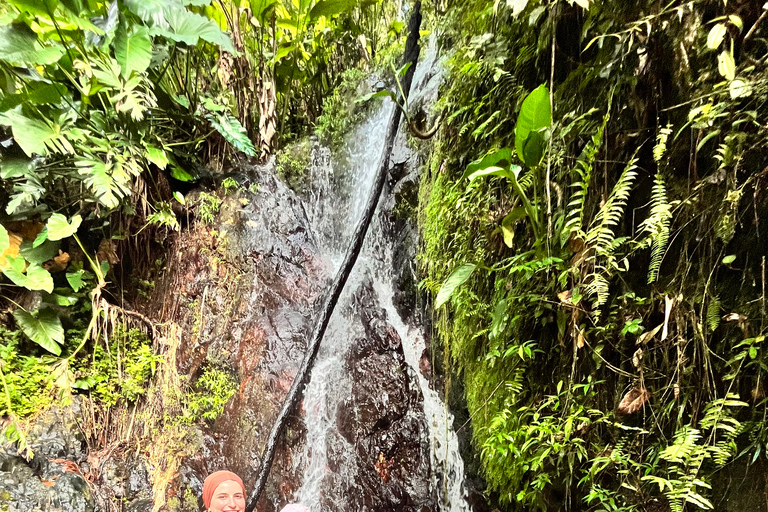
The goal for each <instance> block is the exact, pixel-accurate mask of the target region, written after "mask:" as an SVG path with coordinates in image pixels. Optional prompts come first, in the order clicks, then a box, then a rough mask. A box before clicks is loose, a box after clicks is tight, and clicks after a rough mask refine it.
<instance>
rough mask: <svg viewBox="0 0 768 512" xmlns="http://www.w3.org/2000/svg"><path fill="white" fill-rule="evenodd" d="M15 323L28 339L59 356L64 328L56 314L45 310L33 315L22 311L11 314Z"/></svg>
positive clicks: (50, 310)
mask: <svg viewBox="0 0 768 512" xmlns="http://www.w3.org/2000/svg"><path fill="white" fill-rule="evenodd" d="M13 317H14V318H15V319H16V323H18V324H19V327H21V330H22V331H24V334H26V335H27V337H28V338H29V339H31V340H32V341H34V342H35V343H37V344H38V345H40V346H41V347H43V348H44V349H45V350H47V351H48V352H51V353H52V354H56V355H57V356H58V355H61V346H60V345H61V344H63V343H64V328H63V327H62V326H61V320H59V317H58V316H57V315H56V313H55V312H54V311H53V310H52V309H50V308H45V309H41V310H39V311H35V312H34V313H29V312H28V311H25V310H23V309H17V310H15V311H14V312H13Z"/></svg>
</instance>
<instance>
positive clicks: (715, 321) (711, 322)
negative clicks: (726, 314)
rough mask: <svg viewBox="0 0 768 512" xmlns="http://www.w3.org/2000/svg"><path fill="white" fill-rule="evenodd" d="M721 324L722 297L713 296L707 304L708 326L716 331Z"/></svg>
mask: <svg viewBox="0 0 768 512" xmlns="http://www.w3.org/2000/svg"><path fill="white" fill-rule="evenodd" d="M719 326H720V298H719V297H712V298H711V299H709V304H707V327H709V332H714V331H715V329H717V328H718V327H719Z"/></svg>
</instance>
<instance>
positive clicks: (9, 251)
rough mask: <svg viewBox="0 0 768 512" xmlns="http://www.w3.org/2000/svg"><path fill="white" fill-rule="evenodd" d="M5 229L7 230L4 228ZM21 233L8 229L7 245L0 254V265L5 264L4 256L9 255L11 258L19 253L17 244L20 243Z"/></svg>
mask: <svg viewBox="0 0 768 512" xmlns="http://www.w3.org/2000/svg"><path fill="white" fill-rule="evenodd" d="M6 231H7V230H6ZM21 240H22V239H21V235H18V234H16V233H14V232H12V231H8V242H9V244H8V247H7V248H6V249H5V251H3V253H2V254H0V266H3V267H4V266H5V265H6V263H7V261H6V259H5V258H6V256H10V257H11V258H15V257H16V256H18V255H19V246H20V245H21Z"/></svg>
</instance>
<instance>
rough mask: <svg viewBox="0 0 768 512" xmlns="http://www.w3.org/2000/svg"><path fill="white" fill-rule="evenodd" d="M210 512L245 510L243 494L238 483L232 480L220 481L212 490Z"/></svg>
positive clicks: (237, 511)
mask: <svg viewBox="0 0 768 512" xmlns="http://www.w3.org/2000/svg"><path fill="white" fill-rule="evenodd" d="M208 510H209V511H210V512H243V511H244V510H245V494H244V493H243V488H242V487H240V484H239V483H237V482H235V481H234V480H227V481H226V482H222V483H220V484H219V486H218V487H217V488H216V490H215V491H213V498H211V506H210V508H209V509H208Z"/></svg>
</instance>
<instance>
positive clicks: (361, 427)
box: [325, 285, 437, 512]
mask: <svg viewBox="0 0 768 512" xmlns="http://www.w3.org/2000/svg"><path fill="white" fill-rule="evenodd" d="M374 297H375V295H374V294H373V293H372V290H371V288H370V286H369V285H364V286H362V287H361V288H360V289H359V290H358V293H357V294H356V303H357V307H358V309H359V310H360V317H361V319H362V321H363V326H364V331H365V336H362V337H360V338H357V339H356V340H355V343H354V348H353V349H352V350H350V352H349V354H348V355H347V357H346V366H347V368H348V371H349V372H350V374H351V377H352V393H351V395H350V396H349V397H348V398H347V399H346V400H345V401H344V402H343V403H342V404H341V405H340V406H339V409H338V410H337V414H336V425H337V431H338V433H333V434H331V436H332V437H331V439H329V441H328V446H329V448H331V449H329V450H328V465H329V469H330V471H331V473H332V474H331V475H329V477H328V478H329V479H330V480H331V481H332V483H330V484H328V485H326V489H327V490H326V492H325V499H326V502H327V503H335V504H336V505H335V507H336V508H334V509H338V510H342V509H343V510H370V511H374V512H375V511H381V512H384V511H391V510H398V511H405V512H411V511H413V512H416V511H419V512H426V511H429V510H433V507H434V505H435V503H436V502H437V498H436V495H435V493H434V490H433V489H431V488H430V470H431V468H430V454H429V442H428V441H427V439H428V434H427V425H426V420H425V418H424V413H423V410H422V405H421V400H422V397H421V392H420V390H419V388H418V384H417V383H416V381H415V376H414V375H412V373H411V370H410V368H409V367H408V365H407V364H406V362H405V358H404V355H403V350H402V345H401V341H400V338H399V336H398V334H397V332H396V330H395V329H394V328H393V327H392V326H391V325H390V324H389V323H387V321H386V314H385V312H384V310H383V309H381V308H380V307H378V306H377V305H376V304H375V302H374V301H375V298H374ZM333 436H338V437H339V438H340V439H338V438H337V439H333ZM349 445H351V447H352V449H351V450H344V449H340V447H343V446H349ZM350 452H351V453H350ZM339 503H343V507H342V508H338V506H339V505H338V504H339Z"/></svg>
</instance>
